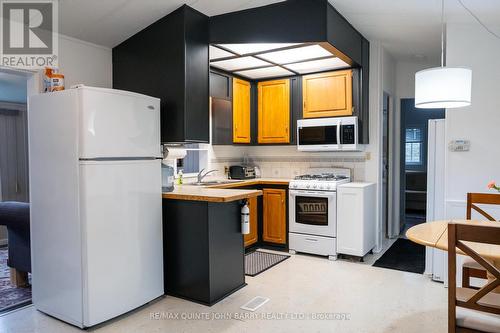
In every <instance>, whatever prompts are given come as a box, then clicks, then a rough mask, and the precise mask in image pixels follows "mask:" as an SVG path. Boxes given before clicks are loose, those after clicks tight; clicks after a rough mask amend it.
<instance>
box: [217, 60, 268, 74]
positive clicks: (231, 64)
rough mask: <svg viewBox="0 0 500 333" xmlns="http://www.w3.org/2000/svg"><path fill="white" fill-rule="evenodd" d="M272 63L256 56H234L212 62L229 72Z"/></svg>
mask: <svg viewBox="0 0 500 333" xmlns="http://www.w3.org/2000/svg"><path fill="white" fill-rule="evenodd" d="M270 65H271V64H270V63H268V62H266V61H263V60H260V59H257V58H254V57H241V58H234V59H228V60H221V61H212V62H211V63H210V66H213V67H217V68H220V69H223V70H225V71H228V72H232V71H235V70H240V69H245V68H252V67H260V66H270Z"/></svg>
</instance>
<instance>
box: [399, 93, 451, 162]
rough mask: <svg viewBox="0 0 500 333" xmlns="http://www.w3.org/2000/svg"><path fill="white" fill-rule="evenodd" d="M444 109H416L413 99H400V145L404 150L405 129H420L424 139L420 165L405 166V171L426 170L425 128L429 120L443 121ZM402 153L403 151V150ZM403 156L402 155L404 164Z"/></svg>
mask: <svg viewBox="0 0 500 333" xmlns="http://www.w3.org/2000/svg"><path fill="white" fill-rule="evenodd" d="M444 117H445V111H444V109H417V108H415V99H413V98H403V99H401V120H402V126H401V129H402V131H401V135H402V144H403V149H404V142H405V141H404V139H405V134H406V129H407V128H421V129H422V135H423V139H424V145H423V152H422V165H406V166H405V168H406V169H407V170H418V171H426V170H427V133H428V132H427V126H428V122H429V119H444ZM403 153H404V150H403ZM404 157H405V155H404V154H403V155H402V159H403V162H404Z"/></svg>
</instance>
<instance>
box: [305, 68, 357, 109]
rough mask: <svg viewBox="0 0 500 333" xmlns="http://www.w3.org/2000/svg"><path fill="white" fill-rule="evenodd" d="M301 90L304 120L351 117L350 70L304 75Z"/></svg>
mask: <svg viewBox="0 0 500 333" xmlns="http://www.w3.org/2000/svg"><path fill="white" fill-rule="evenodd" d="M302 89H303V91H302V96H303V102H304V108H303V116H304V118H320V117H337V116H351V115H352V70H350V69H349V70H342V71H335V72H328V73H320V74H312V75H305V76H303V78H302Z"/></svg>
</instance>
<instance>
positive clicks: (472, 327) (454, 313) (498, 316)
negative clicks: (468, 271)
mask: <svg viewBox="0 0 500 333" xmlns="http://www.w3.org/2000/svg"><path fill="white" fill-rule="evenodd" d="M464 241H466V242H476V243H486V244H496V245H500V228H498V227H494V226H478V225H468V224H453V223H450V224H449V225H448V277H449V286H448V332H449V333H455V332H500V294H498V293H495V292H493V290H494V289H495V288H497V287H499V286H500V270H498V269H497V268H496V267H494V266H493V265H491V264H490V263H489V262H488V261H486V260H485V259H484V258H483V257H481V256H480V255H479V254H478V253H477V252H476V251H474V250H473V249H471V248H470V247H469V246H468V245H466V244H465V243H464ZM457 248H459V249H460V250H462V252H464V253H465V254H467V255H468V256H470V257H471V258H473V259H474V260H476V261H477V262H478V263H479V264H480V265H481V266H482V267H483V268H484V269H486V270H487V271H489V272H490V273H491V274H492V275H493V277H494V279H493V280H491V281H489V282H488V283H487V284H486V285H485V286H483V287H482V288H481V289H479V290H476V289H471V288H457V280H456V268H457V266H456V265H457Z"/></svg>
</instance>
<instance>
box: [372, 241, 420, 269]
mask: <svg viewBox="0 0 500 333" xmlns="http://www.w3.org/2000/svg"><path fill="white" fill-rule="evenodd" d="M373 266H375V267H383V268H389V269H395V270H398V271H404V272H411V273H418V274H423V273H424V270H425V246H423V245H420V244H416V243H413V242H412V241H410V240H408V239H404V238H398V240H397V241H396V242H394V244H392V246H391V247H390V248H389V249H388V250H387V251H385V253H384V254H383V255H382V257H380V258H379V259H378V260H377V261H376V262H375V263H374V264H373Z"/></svg>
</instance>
